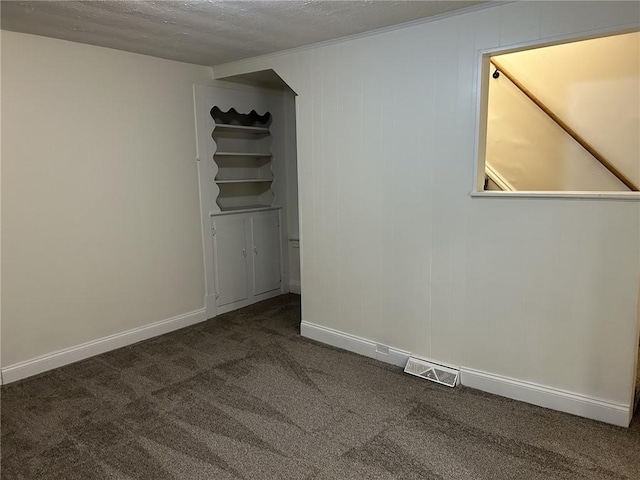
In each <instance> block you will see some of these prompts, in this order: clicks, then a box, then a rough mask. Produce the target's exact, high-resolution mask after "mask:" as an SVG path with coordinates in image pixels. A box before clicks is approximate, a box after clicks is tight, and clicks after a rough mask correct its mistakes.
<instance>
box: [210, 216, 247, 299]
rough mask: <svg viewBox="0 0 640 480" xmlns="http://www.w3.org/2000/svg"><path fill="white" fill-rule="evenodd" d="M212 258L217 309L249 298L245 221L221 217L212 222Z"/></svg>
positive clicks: (237, 218)
mask: <svg viewBox="0 0 640 480" xmlns="http://www.w3.org/2000/svg"><path fill="white" fill-rule="evenodd" d="M213 228H214V229H215V235H214V236H213V255H214V261H215V265H216V268H215V280H216V290H217V301H216V304H217V306H218V307H221V306H223V305H227V304H229V303H234V302H239V301H242V300H246V299H247V298H248V297H249V288H248V275H247V252H246V246H247V232H246V228H245V217H243V216H239V217H235V216H233V217H220V218H216V219H215V220H214V222H213Z"/></svg>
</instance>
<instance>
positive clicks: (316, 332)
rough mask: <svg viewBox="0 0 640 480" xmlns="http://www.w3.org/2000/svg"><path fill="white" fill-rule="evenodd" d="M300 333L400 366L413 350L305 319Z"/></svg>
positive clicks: (301, 324) (404, 363)
mask: <svg viewBox="0 0 640 480" xmlns="http://www.w3.org/2000/svg"><path fill="white" fill-rule="evenodd" d="M300 335H302V336H303V337H306V338H310V339H312V340H316V341H318V342H321V343H326V344H327V345H331V346H333V347H338V348H342V349H343V350H348V351H350V352H354V353H358V354H360V355H364V356H365V357H369V358H375V359H376V360H380V361H381V362H385V363H390V364H391V365H397V366H398V367H404V366H405V365H406V363H407V360H408V359H409V356H410V355H411V352H407V351H406V350H401V349H399V348H395V347H390V346H387V345H381V344H378V343H376V342H374V341H371V340H367V339H366V338H362V337H358V336H356V335H351V334H350V333H344V332H341V331H339V330H334V329H333V328H329V327H323V326H322V325H316V324H315V323H311V322H307V321H305V320H303V321H302V322H301V323H300ZM381 350H383V351H381ZM385 351H388V353H385Z"/></svg>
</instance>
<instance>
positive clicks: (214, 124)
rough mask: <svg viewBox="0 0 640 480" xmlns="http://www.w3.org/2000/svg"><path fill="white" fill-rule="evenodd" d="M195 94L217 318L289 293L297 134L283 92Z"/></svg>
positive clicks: (211, 307)
mask: <svg viewBox="0 0 640 480" xmlns="http://www.w3.org/2000/svg"><path fill="white" fill-rule="evenodd" d="M194 96H195V105H196V131H197V146H198V177H199V186H200V202H201V209H202V225H203V235H204V237H203V246H204V257H205V273H206V277H205V279H206V284H205V286H206V292H205V302H206V309H207V316H208V317H214V316H216V315H219V314H221V313H225V312H228V311H231V310H234V309H236V308H240V307H244V306H246V305H250V304H252V303H255V302H258V301H261V300H265V299H267V298H270V297H273V296H276V295H279V294H281V293H286V292H288V291H289V274H288V272H289V252H288V248H287V246H288V223H287V219H288V211H287V197H288V190H287V176H288V170H287V168H288V167H287V156H288V155H290V153H289V152H290V151H291V148H287V144H286V143H285V139H286V138H287V136H288V135H289V136H290V135H292V133H287V128H288V127H287V122H286V120H285V119H286V118H287V117H286V115H285V113H284V112H285V104H286V101H285V96H284V94H283V93H281V92H274V91H268V90H263V89H257V88H248V87H241V86H239V87H238V88H231V87H229V86H221V87H207V86H200V85H196V86H195V88H194ZM291 105H292V104H291ZM287 115H291V113H287ZM283 220H284V222H283Z"/></svg>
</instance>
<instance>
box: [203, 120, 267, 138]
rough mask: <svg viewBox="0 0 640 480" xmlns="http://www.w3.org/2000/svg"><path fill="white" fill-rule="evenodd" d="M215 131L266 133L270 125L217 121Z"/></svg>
mask: <svg viewBox="0 0 640 480" xmlns="http://www.w3.org/2000/svg"><path fill="white" fill-rule="evenodd" d="M213 132H214V133H216V132H218V133H233V132H238V133H250V134H253V135H264V134H267V133H269V127H246V126H244V125H229V124H228V123H216V126H215V128H214V130H213Z"/></svg>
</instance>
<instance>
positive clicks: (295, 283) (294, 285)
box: [289, 280, 302, 295]
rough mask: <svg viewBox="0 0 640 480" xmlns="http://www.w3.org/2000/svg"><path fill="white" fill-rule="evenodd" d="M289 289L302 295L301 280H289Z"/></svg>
mask: <svg viewBox="0 0 640 480" xmlns="http://www.w3.org/2000/svg"><path fill="white" fill-rule="evenodd" d="M289 291H290V292H291V293H296V294H298V295H302V288H301V287H300V280H289Z"/></svg>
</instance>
